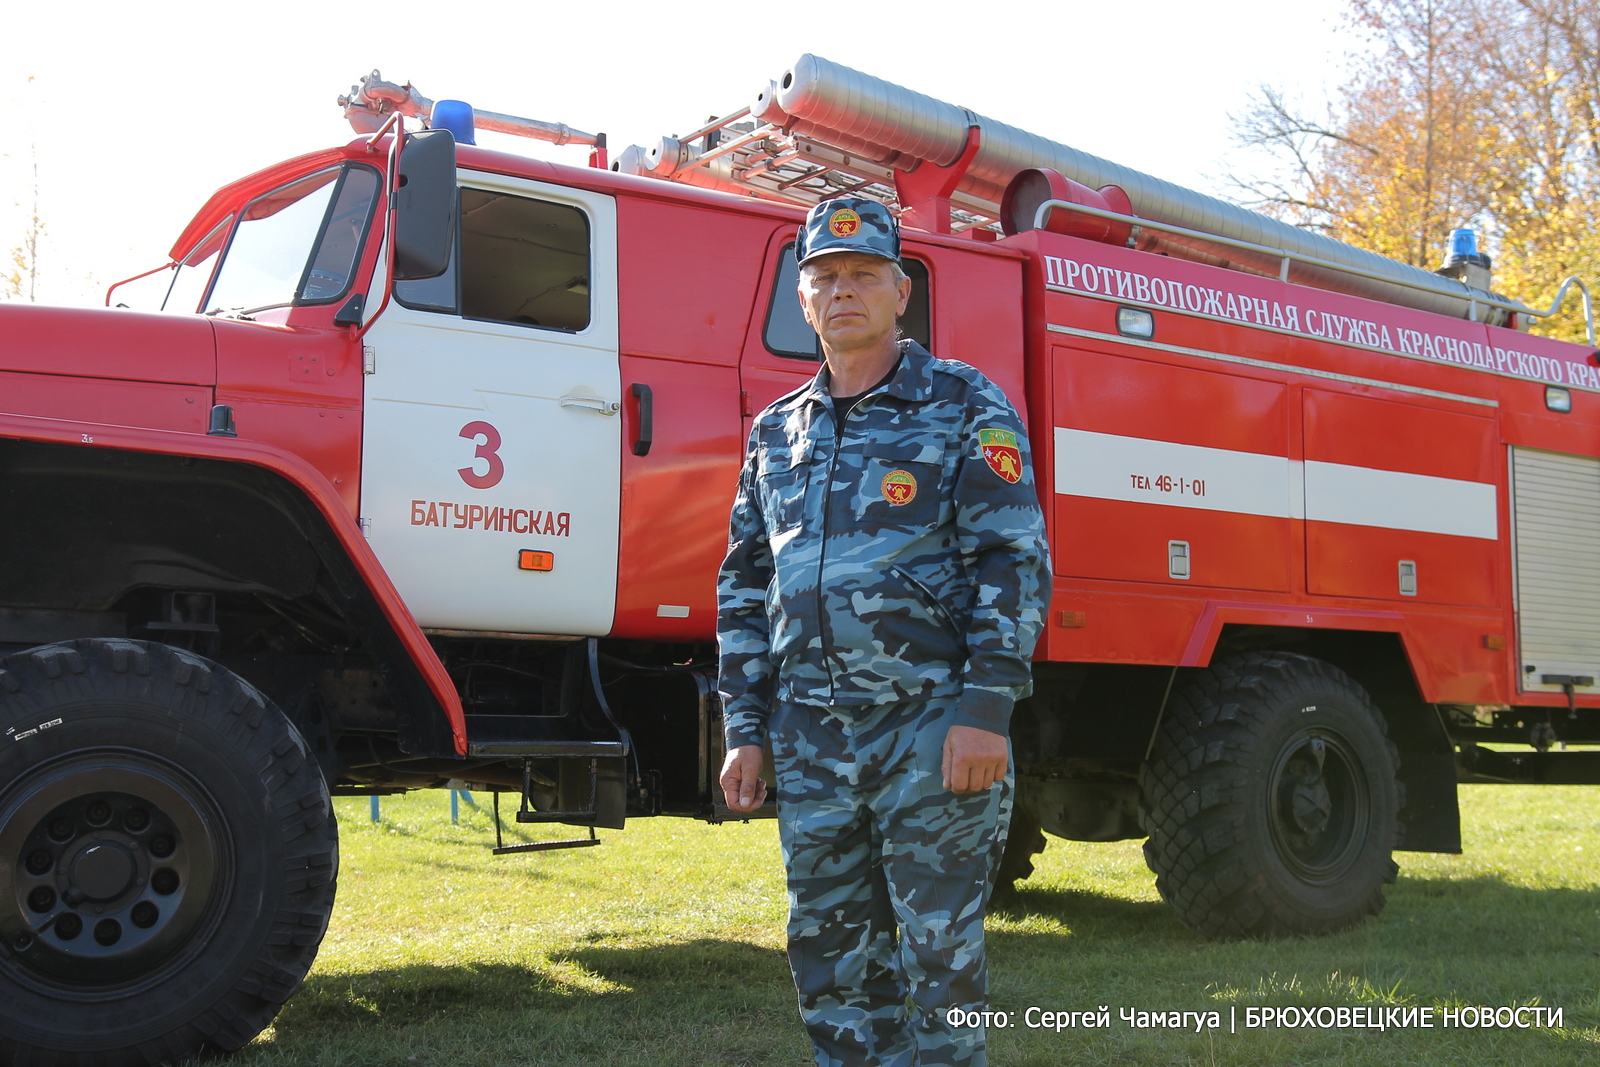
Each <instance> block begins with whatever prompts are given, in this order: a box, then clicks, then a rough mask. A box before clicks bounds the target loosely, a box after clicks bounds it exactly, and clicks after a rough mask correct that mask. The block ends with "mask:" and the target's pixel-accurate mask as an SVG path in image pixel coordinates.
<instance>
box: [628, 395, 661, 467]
mask: <svg viewBox="0 0 1600 1067" xmlns="http://www.w3.org/2000/svg"><path fill="white" fill-rule="evenodd" d="M629 391H630V392H631V393H633V395H634V396H635V397H637V398H638V399H639V421H638V422H637V423H635V424H634V428H633V454H634V455H636V456H647V455H649V454H650V445H651V444H652V443H653V442H654V441H655V394H654V393H652V392H651V391H650V387H649V386H648V385H646V384H644V383H643V382H634V383H633V385H632V386H631V387H630V388H629Z"/></svg>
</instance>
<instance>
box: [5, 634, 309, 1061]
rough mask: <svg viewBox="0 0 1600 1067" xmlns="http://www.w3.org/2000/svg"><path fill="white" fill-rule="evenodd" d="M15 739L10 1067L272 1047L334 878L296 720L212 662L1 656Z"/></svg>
mask: <svg viewBox="0 0 1600 1067" xmlns="http://www.w3.org/2000/svg"><path fill="white" fill-rule="evenodd" d="M0 731H3V735H4V739H3V740H0V1063H35V1062H41V1063H73V1064H77V1065H81V1067H89V1065H94V1067H101V1065H104V1067H112V1065H121V1064H150V1063H160V1062H164V1061H169V1060H178V1059H185V1058H188V1057H191V1056H193V1055H195V1054H197V1053H200V1052H203V1051H207V1050H232V1049H236V1048H238V1047H239V1046H241V1045H243V1044H244V1043H245V1042H247V1041H249V1040H250V1039H251V1038H252V1037H254V1036H255V1035H256V1034H257V1033H259V1032H260V1031H261V1030H262V1029H263V1028H264V1027H265V1026H266V1025H267V1024H268V1023H269V1022H271V1020H272V1017H273V1016H274V1015H275V1014H276V1013H277V1011H278V1008H279V1007H280V1006H281V1005H282V1004H283V1002H284V1001H285V1000H286V999H287V998H288V997H289V995H290V994H291V993H293V992H294V990H295V989H296V988H298V987H299V985H300V982H301V980H302V979H303V978H304V977H305V973H306V971H307V969H308V968H309V967H310V966H311V961H312V959H313V958H314V957H315V955H316V950H317V946H318V945H319V944H320V943H321V940H322V935H323V932H324V930H325V929H326V927H327V921H328V916H329V913H330V911H331V910H332V906H333V896H334V882H335V874H336V871H337V866H338V843H337V830H336V827H335V825H334V821H333V815H332V806H331V803H330V802H329V799H328V792H327V787H326V785H325V784H324V782H323V780H322V774H321V771H320V770H319V769H318V767H317V764H316V762H315V760H313V759H312V758H311V756H310V753H309V751H308V749H307V747H306V744H305V742H304V741H303V740H302V739H301V737H300V735H299V734H298V733H297V732H296V731H295V729H294V727H293V726H292V725H291V724H290V723H289V721H288V719H286V718H285V717H284V715H283V714H282V713H281V712H280V711H279V710H278V709H277V708H275V707H273V706H272V704H271V703H269V702H268V701H267V700H266V699H265V698H264V697H262V695H261V694H260V693H259V692H257V691H256V690H255V689H254V688H252V687H251V686H250V685H248V684H247V683H246V682H244V681H243V680H242V679H240V678H239V677H237V676H236V675H233V674H231V673H229V672H228V671H226V670H224V669H223V668H221V667H219V666H217V665H216V664H214V663H210V662H209V661H206V660H204V659H201V658H200V657H198V656H195V655H192V654H190V653H187V652H182V651H179V650H177V649H173V648H169V647H167V646H164V645H157V644H147V643H145V642H140V641H125V640H80V641H71V642H64V643H61V644H55V645H45V646H42V647H40V648H35V649H32V650H30V651H28V652H23V653H19V654H17V655H13V656H10V657H8V658H6V659H5V660H0Z"/></svg>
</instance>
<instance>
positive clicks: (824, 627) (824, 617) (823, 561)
mask: <svg viewBox="0 0 1600 1067" xmlns="http://www.w3.org/2000/svg"><path fill="white" fill-rule="evenodd" d="M851 414H852V415H853V414H855V412H853V411H852V412H851ZM846 417H847V418H848V416H846ZM843 444H844V433H843V432H842V431H841V430H839V429H838V428H835V430H834V434H833V454H832V455H830V456H829V457H828V484H827V485H825V486H823V489H822V544H821V545H819V546H818V547H817V630H818V633H819V635H820V636H821V638H822V665H823V667H825V668H826V669H827V672H828V703H830V704H832V703H833V692H834V687H835V684H836V683H835V680H834V677H833V660H832V659H831V658H830V657H829V655H828V649H829V647H830V646H831V645H832V643H833V630H832V628H831V627H829V626H828V613H827V611H825V610H824V604H823V596H822V575H823V572H824V571H825V570H826V569H827V562H828V502H829V498H830V497H832V496H833V469H834V466H835V465H836V464H837V463H838V462H839V448H840V446H841V445H843Z"/></svg>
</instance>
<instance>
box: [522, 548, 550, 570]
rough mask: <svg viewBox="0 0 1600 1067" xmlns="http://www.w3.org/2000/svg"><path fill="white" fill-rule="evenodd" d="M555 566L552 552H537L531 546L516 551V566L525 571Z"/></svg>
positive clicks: (547, 568)
mask: <svg viewBox="0 0 1600 1067" xmlns="http://www.w3.org/2000/svg"><path fill="white" fill-rule="evenodd" d="M555 566H556V554H555V553H554V552H537V551H535V550H534V549H531V548H524V549H523V550H522V551H520V552H518V553H517V567H518V568H519V569H521V570H525V571H549V570H554V569H555Z"/></svg>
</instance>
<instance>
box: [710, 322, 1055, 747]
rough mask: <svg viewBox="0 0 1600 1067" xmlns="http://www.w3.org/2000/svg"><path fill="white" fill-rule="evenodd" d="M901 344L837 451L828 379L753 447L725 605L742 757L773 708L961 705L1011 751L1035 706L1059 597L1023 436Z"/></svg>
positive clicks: (1007, 408) (732, 735)
mask: <svg viewBox="0 0 1600 1067" xmlns="http://www.w3.org/2000/svg"><path fill="white" fill-rule="evenodd" d="M900 344H901V351H902V352H903V353H904V354H903V355H902V356H901V359H900V364H899V367H898V368H897V370H896V371H895V374H894V376H893V377H892V378H890V379H889V381H887V382H886V383H884V384H883V385H880V386H879V387H878V388H876V389H874V390H872V391H871V392H870V393H868V394H867V395H866V396H865V397H863V398H862V400H861V401H860V403H859V404H857V405H856V407H855V410H854V411H852V412H851V413H850V415H849V417H848V419H847V422H846V429H845V434H844V437H843V440H842V441H838V438H837V435H836V433H835V423H834V407H833V398H832V397H830V396H829V395H828V371H827V368H826V367H824V368H823V369H822V371H821V372H819V373H818V375H817V376H816V377H815V378H814V379H812V381H811V382H809V383H808V384H807V385H805V386H804V387H802V388H800V389H797V390H795V391H794V392H792V393H790V394H789V395H787V396H785V397H782V398H781V399H779V400H778V401H776V402H775V403H774V404H772V406H770V407H768V408H767V409H766V410H765V411H763V412H762V413H761V414H760V415H759V416H757V418H756V420H755V425H754V426H753V427H752V429H751V433H750V443H749V452H748V455H747V458H746V461H745V465H744V469H743V471H742V472H741V473H740V476H739V490H738V495H737V496H736V497H735V499H734V504H733V518H732V522H731V524H730V530H729V535H728V541H729V545H728V555H727V558H726V559H725V560H724V562H723V564H722V571H721V574H720V576H719V580H718V590H717V592H718V612H717V642H718V651H719V654H720V659H721V680H720V683H719V689H720V690H721V694H722V701H723V714H724V723H725V732H726V741H727V745H728V747H729V748H733V747H736V746H738V745H746V744H760V743H762V741H763V740H764V739H765V736H766V719H767V713H768V710H769V709H770V708H771V706H772V703H773V701H774V700H788V701H793V702H796V703H800V704H814V705H824V706H827V705H852V704H854V705H862V704H876V703H881V702H887V701H905V700H918V699H929V698H933V697H948V696H957V695H959V698H960V705H959V708H960V710H959V713H958V721H960V722H961V723H963V724H965V725H969V726H977V727H981V728H983V729H986V730H993V731H995V732H997V733H1005V732H1006V730H1007V728H1008V726H1009V722H1010V717H1011V707H1012V704H1013V703H1014V702H1015V701H1016V700H1017V699H1019V698H1021V697H1023V696H1026V695H1027V694H1028V693H1029V692H1030V691H1031V688H1032V681H1031V678H1032V674H1031V670H1030V666H1029V660H1030V658H1031V656H1032V654H1033V646H1034V642H1035V641H1037V640H1038V636H1039V630H1040V627H1041V625H1042V623H1043V619H1044V612H1045V606H1046V604H1047V602H1048V599H1049V595H1050V582H1049V559H1048V549H1047V547H1046V544H1045V534H1044V518H1043V516H1042V514H1041V513H1040V510H1039V499H1038V495H1037V493H1036V491H1035V488H1034V482H1033V470H1032V464H1031V462H1030V460H1029V452H1028V441H1027V437H1026V435H1025V433H1024V430H1023V427H1022V422H1021V420H1020V419H1019V418H1018V417H1017V413H1016V409H1014V408H1013V407H1012V406H1011V403H1010V402H1009V401H1008V400H1007V399H1006V396H1005V394H1004V393H1003V392H1001V390H1000V388H999V387H998V386H996V385H995V384H994V383H993V382H991V381H989V380H988V379H987V378H985V377H984V376H983V375H982V374H980V373H979V372H978V371H977V370H975V369H973V368H972V367H970V366H968V365H967V364H965V363H959V362H956V361H954V360H947V359H935V358H933V356H931V355H929V354H928V352H927V351H926V350H925V349H923V348H922V347H921V346H919V345H917V344H916V343H915V342H913V341H902V342H900ZM836 441H837V442H838V444H837V447H836Z"/></svg>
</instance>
